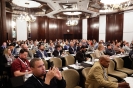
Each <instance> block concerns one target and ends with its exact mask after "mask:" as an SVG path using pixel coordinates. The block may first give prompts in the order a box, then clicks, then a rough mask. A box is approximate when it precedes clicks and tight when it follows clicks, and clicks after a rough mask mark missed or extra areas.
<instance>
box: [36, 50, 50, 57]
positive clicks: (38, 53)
mask: <svg viewBox="0 0 133 88" xmlns="http://www.w3.org/2000/svg"><path fill="white" fill-rule="evenodd" d="M36 54H37V56H38V57H39V58H43V55H42V53H41V51H40V50H38V51H37V52H36ZM43 54H44V56H45V57H48V54H47V52H46V51H45V50H44V53H43Z"/></svg>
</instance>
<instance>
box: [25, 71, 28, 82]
mask: <svg viewBox="0 0 133 88" xmlns="http://www.w3.org/2000/svg"><path fill="white" fill-rule="evenodd" d="M27 79H28V70H25V81H26V80H27Z"/></svg>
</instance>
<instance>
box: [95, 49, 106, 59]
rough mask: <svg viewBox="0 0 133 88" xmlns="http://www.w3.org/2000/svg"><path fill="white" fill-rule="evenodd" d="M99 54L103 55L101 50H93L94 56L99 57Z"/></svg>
mask: <svg viewBox="0 0 133 88" xmlns="http://www.w3.org/2000/svg"><path fill="white" fill-rule="evenodd" d="M101 55H104V53H103V52H101V51H99V50H95V56H96V58H99V57H100V56H101Z"/></svg>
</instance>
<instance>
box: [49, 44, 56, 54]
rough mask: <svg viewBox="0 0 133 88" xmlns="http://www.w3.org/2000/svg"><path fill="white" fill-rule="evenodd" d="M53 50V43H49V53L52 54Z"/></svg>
mask: <svg viewBox="0 0 133 88" xmlns="http://www.w3.org/2000/svg"><path fill="white" fill-rule="evenodd" d="M54 50H55V46H54V43H52V42H51V43H50V47H49V52H53V51H54Z"/></svg>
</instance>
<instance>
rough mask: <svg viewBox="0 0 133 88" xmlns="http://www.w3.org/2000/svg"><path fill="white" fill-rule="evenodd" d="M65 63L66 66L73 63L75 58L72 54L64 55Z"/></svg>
mask: <svg viewBox="0 0 133 88" xmlns="http://www.w3.org/2000/svg"><path fill="white" fill-rule="evenodd" d="M65 62H66V63H65V65H66V66H68V65H71V64H74V63H75V58H74V57H73V56H72V55H68V56H66V57H65Z"/></svg>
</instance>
